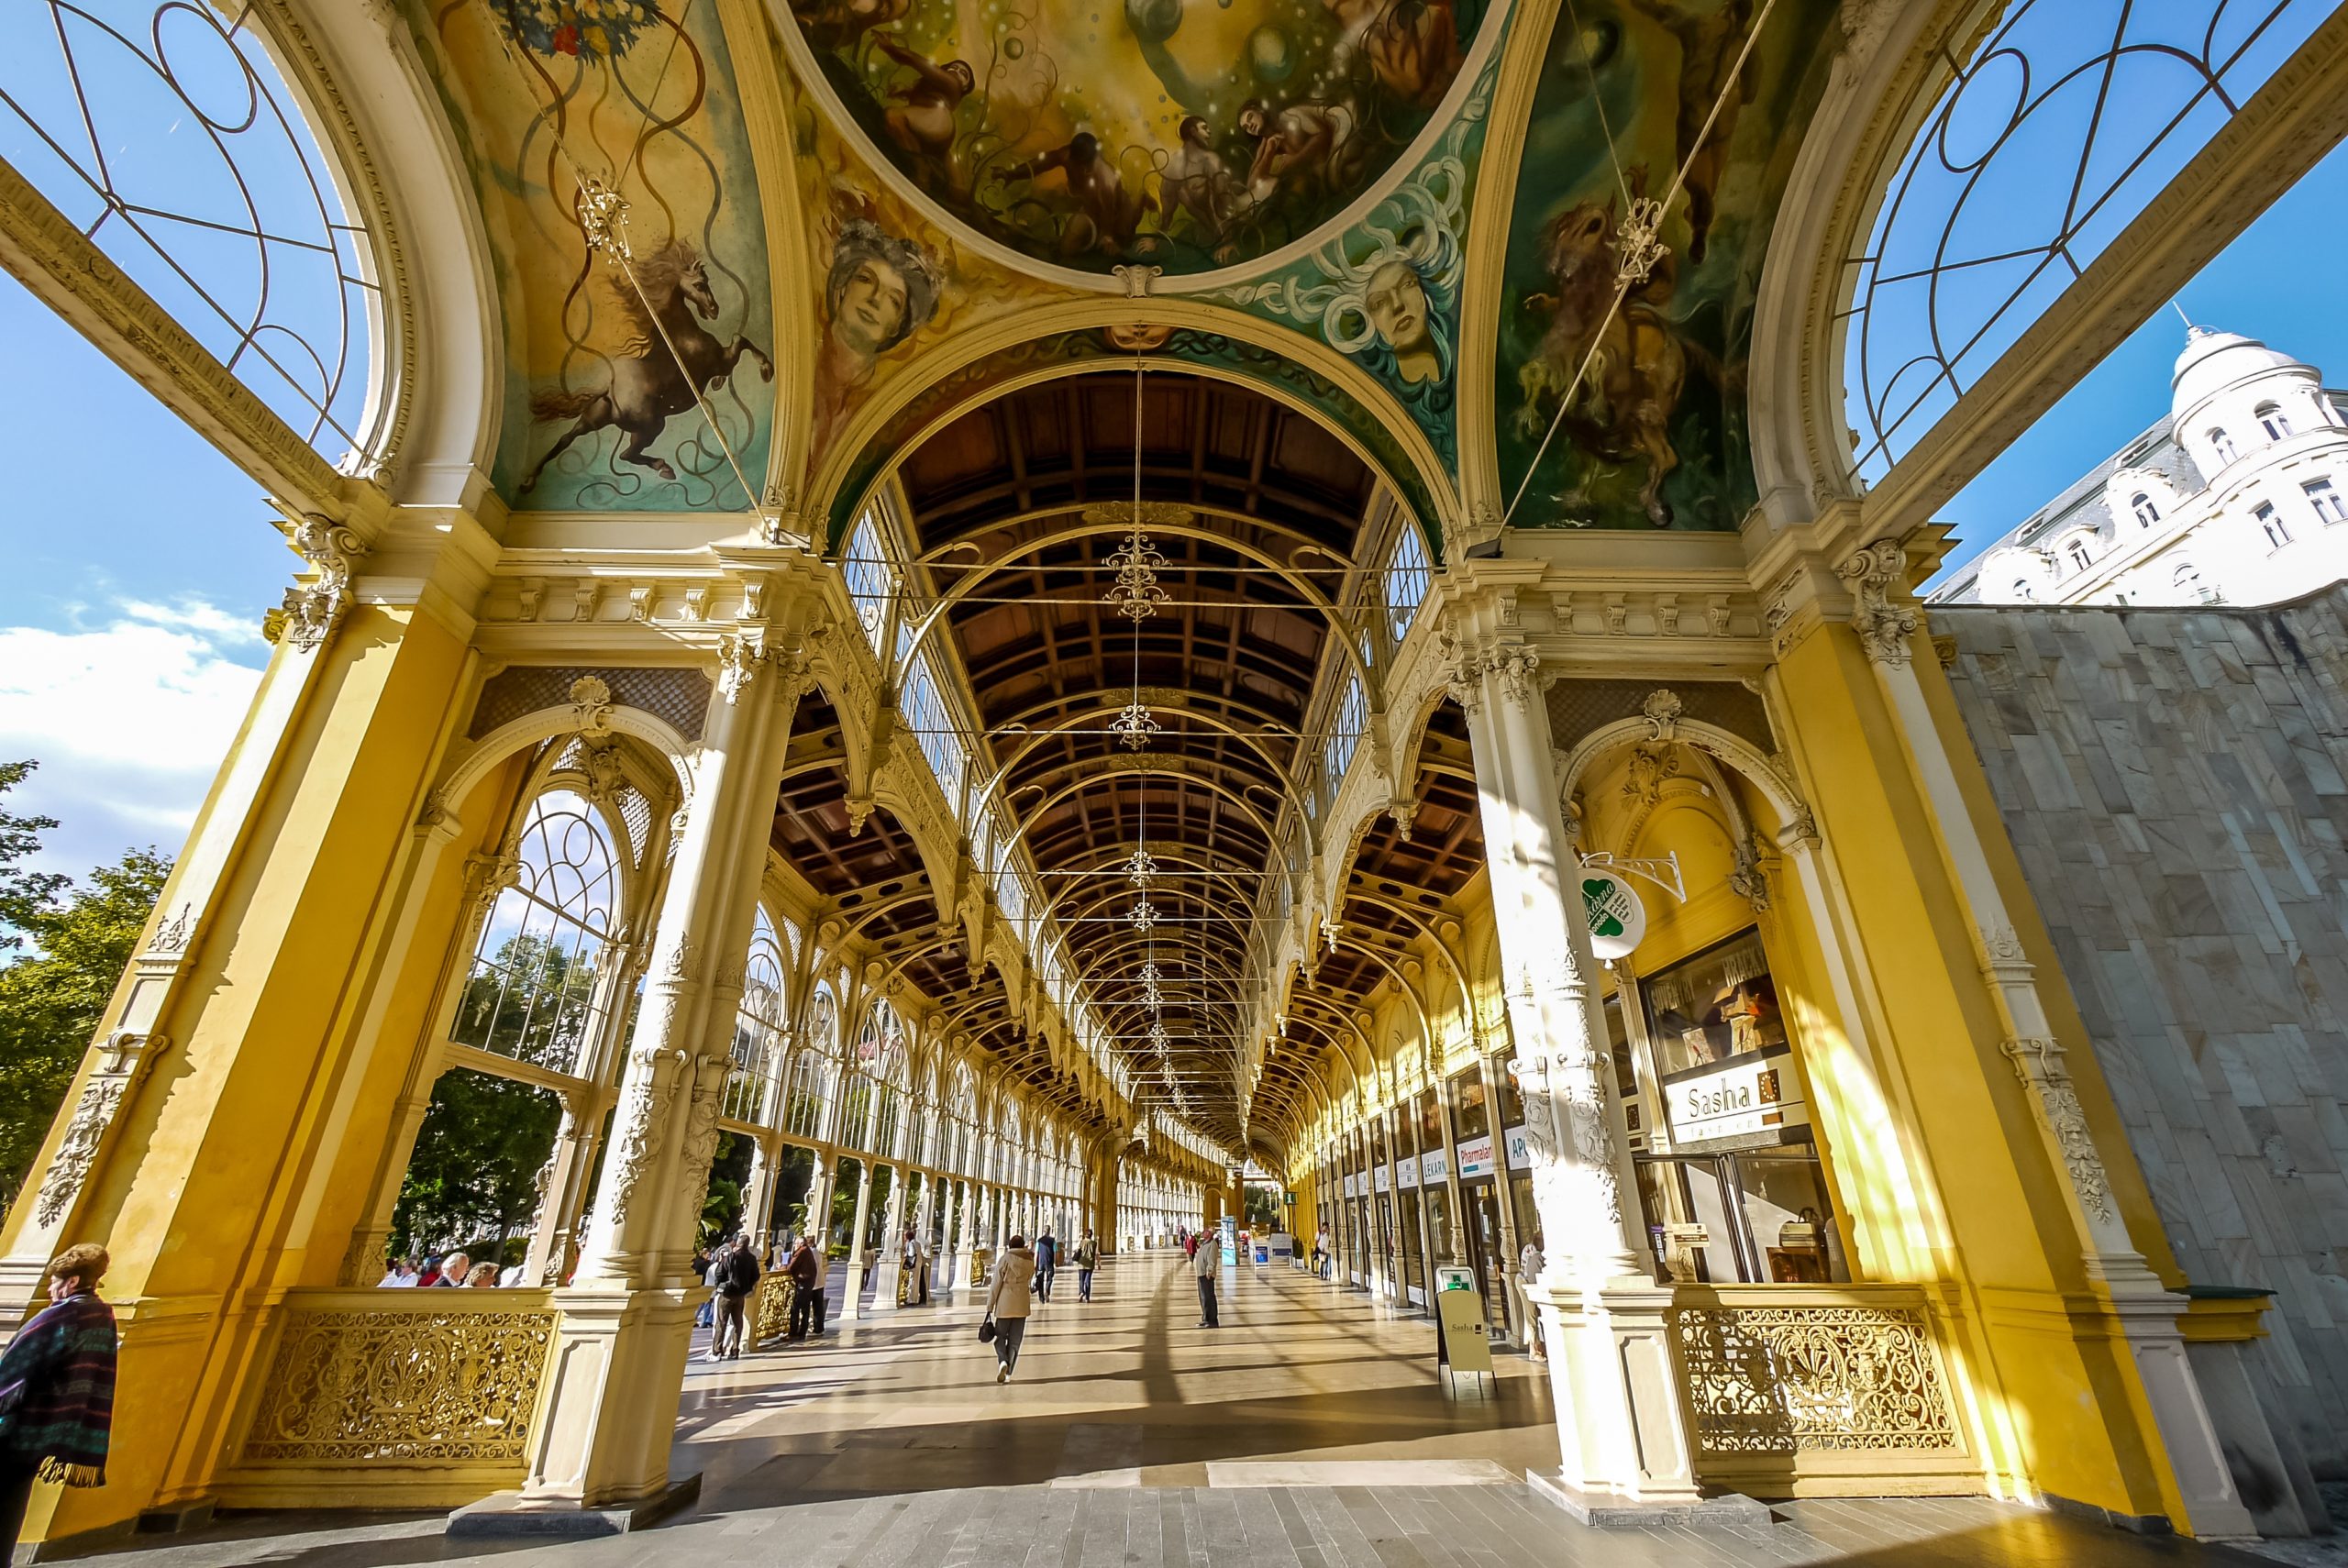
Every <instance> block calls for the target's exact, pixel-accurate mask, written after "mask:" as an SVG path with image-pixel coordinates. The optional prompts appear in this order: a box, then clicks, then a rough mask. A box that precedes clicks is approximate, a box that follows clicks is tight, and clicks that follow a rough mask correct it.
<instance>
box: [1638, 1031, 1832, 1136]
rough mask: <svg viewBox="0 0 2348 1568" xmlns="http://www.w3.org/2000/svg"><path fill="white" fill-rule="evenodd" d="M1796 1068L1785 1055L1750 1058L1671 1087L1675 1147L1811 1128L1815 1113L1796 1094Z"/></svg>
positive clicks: (1667, 1091)
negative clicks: (1793, 1069)
mask: <svg viewBox="0 0 2348 1568" xmlns="http://www.w3.org/2000/svg"><path fill="white" fill-rule="evenodd" d="M1790 1068H1791V1064H1790V1062H1789V1059H1788V1057H1787V1055H1785V1054H1784V1053H1779V1052H1773V1053H1771V1054H1770V1055H1767V1056H1754V1057H1750V1058H1746V1059H1742V1060H1740V1059H1737V1058H1734V1057H1732V1058H1731V1059H1730V1060H1728V1061H1727V1062H1724V1063H1722V1065H1721V1066H1720V1068H1719V1070H1718V1071H1716V1072H1711V1073H1707V1074H1705V1075H1704V1076H1703V1077H1700V1078H1683V1079H1681V1080H1680V1081H1679V1082H1678V1083H1675V1084H1671V1085H1669V1086H1667V1088H1665V1089H1664V1091H1663V1096H1664V1100H1665V1102H1666V1103H1667V1105H1668V1106H1669V1108H1670V1111H1671V1136H1672V1138H1673V1140H1674V1141H1675V1142H1689V1143H1697V1142H1701V1141H1702V1140H1704V1139H1707V1138H1734V1137H1739V1136H1742V1135H1744V1134H1745V1133H1750V1132H1767V1130H1768V1129H1770V1128H1773V1127H1799V1126H1802V1125H1804V1124H1806V1123H1807V1122H1808V1121H1809V1120H1810V1117H1809V1113H1808V1111H1807V1110H1806V1109H1805V1108H1804V1107H1803V1106H1802V1104H1801V1102H1800V1099H1793V1098H1791V1097H1792V1096H1793V1094H1794V1082H1793V1074H1792V1072H1791V1070H1790Z"/></svg>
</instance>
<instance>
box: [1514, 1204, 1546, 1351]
mask: <svg viewBox="0 0 2348 1568" xmlns="http://www.w3.org/2000/svg"><path fill="white" fill-rule="evenodd" d="M1547 1266H1548V1259H1546V1258H1545V1257H1543V1256H1542V1255H1541V1238H1540V1237H1539V1236H1538V1235H1537V1234H1536V1235H1533V1236H1528V1237H1526V1238H1525V1242H1524V1250H1523V1251H1522V1252H1520V1253H1517V1254H1516V1271H1517V1273H1516V1284H1517V1288H1518V1289H1519V1290H1521V1291H1522V1292H1523V1294H1524V1329H1525V1333H1524V1340H1525V1349H1526V1350H1527V1351H1528V1352H1529V1353H1531V1354H1532V1357H1533V1359H1534V1360H1535V1361H1546V1360H1548V1359H1549V1347H1548V1346H1547V1344H1546V1343H1545V1342H1544V1336H1543V1334H1542V1332H1541V1309H1539V1308H1538V1307H1536V1306H1534V1302H1533V1282H1534V1280H1536V1279H1538V1278H1540V1277H1541V1271H1542V1270H1543V1269H1544V1268H1545V1267H1547Z"/></svg>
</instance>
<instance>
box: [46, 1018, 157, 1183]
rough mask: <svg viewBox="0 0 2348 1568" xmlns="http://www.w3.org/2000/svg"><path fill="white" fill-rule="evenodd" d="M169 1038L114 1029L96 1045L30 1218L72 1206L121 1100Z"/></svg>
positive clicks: (94, 1163)
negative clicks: (95, 1056)
mask: <svg viewBox="0 0 2348 1568" xmlns="http://www.w3.org/2000/svg"><path fill="white" fill-rule="evenodd" d="M169 1043H170V1042H169V1041H168V1040H167V1039H166V1038H165V1037H164V1036H162V1035H161V1034H133V1033H128V1032H120V1031H117V1032H116V1033H114V1034H112V1035H109V1036H108V1037H107V1039H106V1043H105V1044H104V1045H103V1046H101V1047H100V1048H99V1055H98V1061H97V1065H96V1066H95V1068H94V1070H93V1071H92V1072H91V1074H90V1077H89V1079H88V1081H87V1082H85V1083H83V1086H82V1096H81V1099H78V1100H76V1101H75V1102H74V1105H73V1114H72V1117H71V1118H70V1119H69V1120H68V1121H66V1123H65V1132H64V1133H63V1135H62V1136H61V1138H60V1139H59V1140H58V1144H57V1153H56V1154H54V1155H52V1156H51V1157H50V1162H49V1169H48V1170H47V1172H45V1173H44V1174H43V1175H42V1176H41V1183H40V1190H39V1193H38V1194H36V1195H35V1197H34V1200H33V1201H34V1208H33V1220H34V1221H35V1223H37V1224H39V1225H41V1226H44V1227H47V1226H52V1225H55V1224H58V1223H59V1222H60V1221H61V1220H63V1219H64V1218H65V1216H66V1214H67V1212H68V1211H69V1210H71V1209H72V1207H73V1203H74V1200H75V1199H76V1198H80V1197H81V1196H82V1188H83V1186H84V1185H85V1184H87V1182H88V1181H89V1179H90V1172H91V1170H92V1169H93V1168H94V1166H95V1165H97V1160H98V1150H99V1148H100V1147H101V1146H102V1145H103V1144H104V1143H105V1135H106V1130H107V1129H108V1128H110V1127H112V1126H113V1125H114V1119H115V1117H116V1114H117V1113H119V1112H120V1111H121V1110H122V1103H123V1100H124V1099H126V1098H127V1096H128V1095H129V1092H130V1089H131V1087H132V1086H133V1085H135V1084H136V1083H137V1082H138V1080H139V1078H141V1077H144V1076H145V1075H146V1073H147V1071H148V1070H149V1069H150V1068H151V1067H152V1066H154V1064H155V1059H156V1058H157V1057H158V1056H160V1055H162V1053H163V1051H164V1050H165V1049H166V1047H167V1046H168V1045H169Z"/></svg>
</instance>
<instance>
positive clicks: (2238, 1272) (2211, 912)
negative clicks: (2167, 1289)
mask: <svg viewBox="0 0 2348 1568" xmlns="http://www.w3.org/2000/svg"><path fill="white" fill-rule="evenodd" d="M1931 621H1932V630H1933V633H1934V634H1935V640H1936V646H1938V648H1939V650H1940V652H1941V653H1942V655H1943V657H1944V663H1945V664H1946V666H1947V669H1948V675H1949V679H1950V681H1951V683H1952V685H1953V686H1954V688H1955V693H1956V700H1957V704H1958V706H1959V708H1960V709H1961V710H1962V711H1963V713H1964V716H1965V723H1966V728H1967V729H1968V730H1969V731H1970V733H1971V734H1972V738H1973V745H1974V748H1975V750H1976V751H1977V753H1978V754H1979V756H1980V759H1981V763H1982V766H1983V767H1985V768H1986V769H1987V770H1988V777H1989V783H1990V787H1991V789H1992V790H1994V791H1995V793H1996V796H1997V801H1998V808H1999V812H2001V813H2002V814H2003V816H2004V818H2005V823H2006V828H2007V831H2008V832H2009V833H2010V834H2011V835H2012V837H2013V842H2014V847H2015V848H2016V850H2017V851H2018V852H2019V853H2020V855H2021V864H2022V869H2023V872H2024V874H2025V875H2026V876H2027V878H2028V879H2029V882H2030V886H2031V890H2032V893H2033V894H2034V895H2035V897H2036V899H2037V900H2038V907H2039V911H2040V912H2041V913H2042V914H2043V916H2044V918H2045V921H2046V924H2047V926H2048V928H2049V930H2050V931H2051V932H2052V933H2053V936H2054V944H2055V947H2056V949H2057V950H2058V951H2059V952H2060V954H2061V955H2062V966H2063V971H2064V977H2065V978H2066V979H2067V980H2068V982H2069V985H2070V990H2071V995H2072V997H2073V998H2074V999H2076V1001H2077V1004H2078V1008H2079V1010H2080V1012H2081V1013H2082V1014H2083V1015H2084V1017H2085V1018H2086V1021H2087V1025H2088V1031H2089V1032H2091V1033H2092V1034H2093V1036H2094V1040H2095V1048H2096V1054H2097V1055H2098V1057H2099V1059H2100V1061H2101V1063H2102V1066H2103V1071H2104V1075H2105V1077H2107V1078H2108V1079H2109V1080H2110V1085H2111V1089H2112V1093H2113V1095H2114V1097H2115V1098H2116V1099H2117V1100H2118V1102H2119V1107H2120V1113H2121V1117H2122V1118H2124V1119H2125V1121H2126V1122H2127V1125H2128V1132H2129V1137H2130V1139H2131V1141H2132V1143H2133V1144H2134V1148H2135V1154H2136V1157H2137V1159H2138V1160H2139V1161H2140V1162H2142V1164H2143V1169H2144V1174H2145V1176H2147V1178H2148V1179H2149V1180H2150V1182H2151V1184H2152V1190H2153V1195H2154V1198H2155V1200H2156V1201H2157V1202H2158V1204H2159V1206H2160V1211H2161V1215H2162V1218H2163V1220H2164V1221H2165V1224H2166V1226H2167V1229H2168V1234H2169V1239H2170V1242H2171V1244H2172V1245H2173V1246H2174V1247H2175V1248H2176V1254H2177V1257H2178V1259H2179V1261H2180V1262H2181V1263H2182V1264H2184V1266H2185V1268H2186V1269H2187V1272H2188V1274H2189V1275H2190V1276H2191V1278H2192V1280H2193V1282H2194V1283H2195V1284H2196V1285H2215V1286H2258V1287H2262V1288H2265V1289H2267V1290H2271V1291H2273V1292H2274V1293H2275V1297H2276V1311H2275V1312H2272V1313H2270V1314H2268V1318H2267V1321H2268V1323H2269V1325H2270V1326H2271V1328H2272V1330H2273V1333H2272V1337H2271V1339H2269V1340H2268V1341H2267V1342H2265V1344H2264V1345H2263V1346H2261V1347H2260V1351H2261V1353H2260V1354H2258V1355H2257V1356H2255V1357H2254V1363H2256V1364H2263V1370H2264V1372H2265V1376H2266V1377H2267V1378H2268V1379H2269V1380H2270V1383H2271V1387H2270V1390H2269V1396H2268V1397H2269V1398H2270V1401H2271V1403H2272V1405H2273V1407H2275V1413H2276V1414H2277V1415H2278V1416H2283V1417H2285V1418H2286V1419H2288V1420H2289V1421H2290V1423H2291V1424H2292V1425H2293V1426H2294V1427H2295V1428H2296V1429H2297V1430H2298V1435H2299V1438H2300V1440H2301V1441H2302V1443H2303V1444H2304V1445H2305V1448H2306V1451H2307V1455H2308V1458H2309V1461H2310V1462H2311V1463H2312V1465H2313V1467H2314V1469H2315V1470H2316V1471H2317V1473H2318V1474H2322V1475H2327V1476H2331V1477H2340V1476H2342V1475H2348V1331H2343V1330H2348V1176H2344V1175H2343V1169H2348V1116H2343V1114H2342V1102H2343V1100H2348V585H2343V586H2335V587H2333V588H2331V589H2327V590H2325V591H2322V592H2320V593H2317V594H2314V595H2311V596H2309V598H2306V599H2303V600H2300V601H2298V602H2295V603H2292V604H2288V605H2283V606H2279V607H2276V608H2271V609H2264V610H2233V609H2190V610H2187V609H2165V610H2132V609H2044V610H2034V609H2010V608H2008V609H1972V608H1965V609H1936V610H1934V611H1933V612H1932V615H1931ZM1952 647H1953V650H1954V651H1953V652H1952V651H1951V650H1952Z"/></svg>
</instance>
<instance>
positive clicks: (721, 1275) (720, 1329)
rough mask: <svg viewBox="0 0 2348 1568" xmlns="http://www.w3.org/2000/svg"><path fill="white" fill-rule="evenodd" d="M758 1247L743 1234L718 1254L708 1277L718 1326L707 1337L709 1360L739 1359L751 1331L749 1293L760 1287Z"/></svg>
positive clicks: (760, 1270)
mask: <svg viewBox="0 0 2348 1568" xmlns="http://www.w3.org/2000/svg"><path fill="white" fill-rule="evenodd" d="M763 1272H765V1271H763V1270H762V1269H760V1268H759V1252H758V1249H757V1248H756V1247H754V1246H752V1245H751V1244H750V1238H749V1237H748V1236H743V1237H740V1238H738V1239H737V1240H736V1242H734V1244H733V1245H732V1246H730V1247H728V1248H727V1249H726V1250H725V1252H723V1253H719V1254H718V1257H717V1261H716V1262H714V1263H713V1264H711V1265H710V1269H709V1276H710V1280H711V1282H712V1283H713V1284H714V1285H715V1286H717V1296H716V1301H717V1327H716V1329H715V1331H714V1332H712V1333H711V1335H710V1336H709V1359H710V1360H712V1361H717V1360H720V1359H724V1360H726V1361H739V1360H741V1359H742V1342H743V1341H744V1340H745V1339H747V1338H748V1336H749V1331H750V1292H752V1291H753V1290H756V1289H757V1288H758V1287H759V1275H760V1274H761V1273H763Z"/></svg>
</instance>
